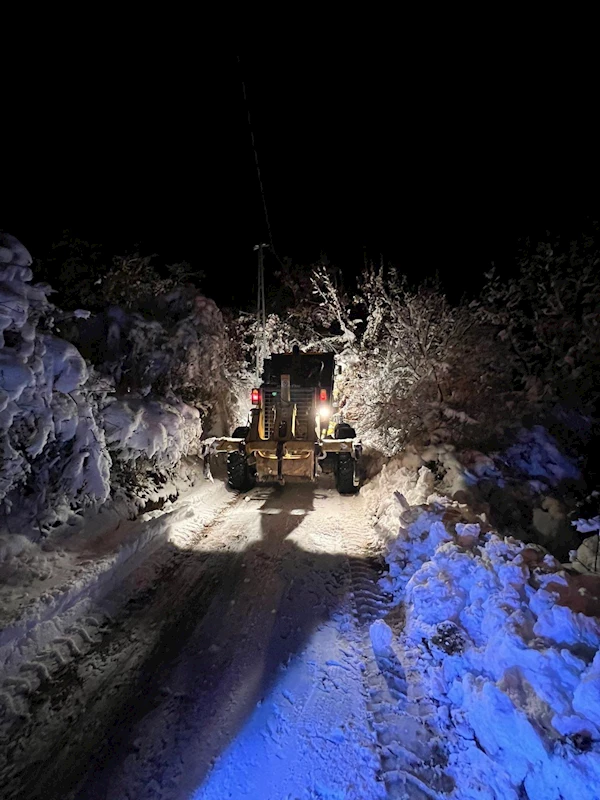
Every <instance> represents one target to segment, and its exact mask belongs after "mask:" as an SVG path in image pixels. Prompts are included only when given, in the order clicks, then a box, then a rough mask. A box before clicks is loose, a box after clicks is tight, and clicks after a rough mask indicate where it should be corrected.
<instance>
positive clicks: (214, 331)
mask: <svg viewBox="0 0 600 800" xmlns="http://www.w3.org/2000/svg"><path fill="white" fill-rule="evenodd" d="M127 263H128V268H127V270H125V273H126V274H127V275H129V273H130V272H131V270H132V269H133V270H134V272H135V270H137V272H136V274H138V273H139V275H138V277H140V276H141V275H142V273H141V272H140V270H141V269H142V268H143V267H144V266H148V265H147V264H146V263H145V262H143V263H142V261H140V262H139V263H138V262H137V261H136V263H135V264H134V265H133V266H132V265H131V263H129V262H127ZM30 265H31V257H30V256H29V253H27V251H26V250H25V248H23V247H22V245H20V243H19V242H17V241H16V240H15V239H14V238H13V237H11V236H9V235H7V234H4V235H3V237H2V240H1V241H0V334H1V335H2V339H1V341H0V344H1V347H0V456H1V459H2V460H1V463H0V502H1V503H2V505H3V509H4V512H5V517H4V519H5V520H6V526H7V527H9V528H10V519H9V517H7V516H6V514H8V513H9V512H11V518H12V519H16V515H17V514H19V515H20V518H22V520H21V521H23V520H28V521H31V520H35V526H36V527H37V528H38V529H39V530H40V531H41V532H46V531H47V530H48V527H49V526H50V525H52V524H53V523H54V522H55V521H56V520H60V519H64V518H65V517H66V515H67V514H68V512H69V510H73V509H80V508H85V507H86V506H89V505H94V504H102V503H103V502H105V501H106V500H107V499H108V497H109V495H110V492H111V484H115V483H117V484H118V483H123V480H124V476H125V477H126V478H127V481H128V482H129V483H130V484H132V488H133V490H134V491H133V494H135V485H136V482H137V483H138V484H139V486H140V488H142V487H143V483H144V481H147V480H148V476H149V475H151V474H155V475H156V474H158V475H162V478H161V480H163V482H164V480H165V475H166V474H167V473H169V472H171V471H172V470H173V469H174V468H175V466H176V465H177V464H178V462H179V461H180V459H181V458H182V457H183V456H187V455H194V454H196V453H198V452H199V449H200V440H201V436H202V433H203V427H205V425H206V424H207V423H208V424H210V425H212V426H213V428H214V429H215V430H216V432H219V433H220V432H227V433H228V432H229V430H230V429H231V428H232V427H233V426H234V425H235V424H236V423H237V422H238V421H239V420H240V417H241V415H242V412H241V406H242V402H243V401H242V398H241V392H240V387H242V386H243V383H244V378H245V371H244V368H243V366H240V364H239V362H238V360H237V357H236V356H237V353H236V351H235V348H234V347H233V346H232V345H231V342H230V340H229V337H228V334H227V329H226V326H225V323H224V320H223V317H222V315H221V312H220V311H219V309H218V308H217V306H216V305H215V304H214V302H213V301H212V300H209V299H208V298H206V297H204V296H203V295H202V294H201V293H199V292H198V290H197V289H196V288H195V287H194V286H193V285H191V284H188V285H175V283H174V279H173V278H169V279H168V280H167V282H166V283H165V286H164V287H163V288H164V289H165V290H167V289H168V291H165V292H164V293H162V294H160V293H158V294H154V295H152V296H151V297H149V296H148V295H147V294H145V295H143V297H142V296H141V295H140V294H139V293H136V292H135V291H133V292H132V293H131V294H130V302H129V303H127V305H128V308H127V309H125V308H122V307H120V306H109V307H108V308H105V309H102V310H100V311H98V313H93V314H90V313H89V312H86V311H82V310H80V309H75V311H71V312H67V313H65V312H61V311H60V310H59V309H58V308H56V307H55V306H52V305H51V304H50V303H49V301H48V295H49V293H50V291H51V290H50V288H49V287H48V286H46V285H43V284H37V285H32V284H31V281H32V271H31V269H30ZM134 267H135V269H134ZM116 268H117V267H115V269H116ZM121 268H122V265H121ZM142 272H143V270H142ZM140 280H141V277H140ZM165 280H166V279H165ZM119 285H121V284H119ZM113 288H114V287H113ZM133 288H134V289H135V286H133ZM154 288H155V289H156V288H157V287H156V286H155V287H154ZM115 291H116V289H115ZM134 300H135V302H134ZM57 334H61V336H60V337H59V336H58V335H57ZM90 362H91V363H90ZM244 389H245V387H244ZM243 394H244V399H245V397H246V396H247V393H246V391H245V390H244V392H243ZM238 395H239V400H240V402H239V403H238ZM125 473H127V474H126V475H125ZM112 488H115V486H114V485H113V487H112ZM121 488H122V487H121ZM120 494H122V492H121V493H120ZM19 524H20V523H19Z"/></svg>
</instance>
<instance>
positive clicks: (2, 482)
mask: <svg viewBox="0 0 600 800" xmlns="http://www.w3.org/2000/svg"><path fill="white" fill-rule="evenodd" d="M30 264H31V257H30V256H29V253H27V251H26V250H25V249H24V248H23V246H22V245H21V244H20V243H19V242H17V241H16V240H15V239H14V237H12V236H9V235H8V234H2V239H1V240H0V304H1V305H0V309H1V312H0V332H1V334H2V339H1V342H0V344H1V348H0V452H1V462H0V500H1V501H3V504H4V509H5V511H7V510H10V509H11V508H12V506H13V504H17V505H18V506H19V507H21V506H26V507H27V508H28V509H29V510H30V512H31V513H32V514H33V515H35V516H36V517H37V519H38V523H39V524H40V525H44V524H46V523H47V522H48V521H52V519H53V518H56V516H57V515H58V516H60V514H61V509H63V507H67V508H69V507H82V506H85V505H88V504H90V503H95V502H102V501H104V500H106V498H107V497H108V493H109V470H110V463H111V462H110V457H109V455H108V451H107V448H106V443H105V440H104V431H103V429H102V427H101V425H100V424H99V414H98V395H97V393H96V391H95V381H94V376H93V375H90V373H89V371H88V368H87V366H86V363H85V361H84V359H83V358H82V356H81V354H80V353H79V352H78V350H77V349H76V348H75V347H74V346H73V345H72V344H70V343H69V342H66V341H65V340H64V339H60V338H58V337H57V336H55V335H53V333H52V332H51V331H52V307H51V306H50V304H49V302H48V299H47V295H48V288H47V287H45V286H41V285H35V286H33V285H31V279H32V272H31V269H30Z"/></svg>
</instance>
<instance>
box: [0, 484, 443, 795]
mask: <svg viewBox="0 0 600 800" xmlns="http://www.w3.org/2000/svg"><path fill="white" fill-rule="evenodd" d="M190 526H192V527H193V519H190V520H189V521H188V527H190ZM371 536H372V533H371V527H370V525H369V523H368V520H367V518H366V515H365V513H364V505H363V501H362V498H361V497H360V496H356V497H340V496H339V495H338V494H337V493H336V492H335V491H334V490H333V489H332V488H330V487H327V486H325V487H323V486H310V485H300V486H288V487H285V488H283V489H279V488H272V487H269V488H260V489H255V490H254V491H252V492H251V493H250V494H248V495H246V496H245V497H240V498H238V499H235V500H234V501H233V502H231V503H230V504H229V505H225V506H224V507H223V508H222V509H221V511H220V512H218V513H217V515H216V517H215V518H214V520H213V521H212V523H210V524H209V525H208V526H206V527H204V528H202V527H199V529H198V530H197V531H195V532H194V531H193V530H192V531H191V534H190V535H188V536H187V537H182V538H181V540H179V541H178V540H177V539H175V540H173V539H172V540H171V542H170V543H169V544H167V545H165V546H163V547H162V548H159V549H158V550H155V551H154V552H153V553H152V554H151V555H150V556H149V557H148V558H147V559H146V560H145V561H144V562H143V563H142V564H141V565H140V566H138V568H137V569H136V570H134V571H133V572H132V573H131V574H130V575H129V576H128V578H127V579H126V580H125V581H124V582H123V584H122V585H121V586H120V587H119V588H118V589H117V590H116V591H115V592H114V593H113V595H112V596H111V597H109V598H108V599H107V600H106V602H108V603H110V606H111V608H113V609H117V611H116V612H115V613H114V616H113V619H112V620H111V621H110V622H106V623H105V624H104V625H102V626H101V627H102V630H101V631H100V633H101V634H102V635H100V634H99V635H98V636H97V637H94V639H93V642H91V644H90V646H88V648H87V650H85V651H82V652H81V654H80V655H78V656H77V657H75V658H73V659H72V660H69V661H68V663H66V664H65V666H64V667H63V668H62V669H61V670H59V671H58V673H57V675H56V676H55V677H54V679H53V680H52V681H51V682H49V683H48V684H47V685H46V684H42V685H41V686H40V688H39V689H38V690H37V691H36V692H35V696H34V697H33V698H32V699H31V704H30V712H29V715H28V716H27V717H23V718H20V717H15V719H14V721H13V723H12V725H11V738H10V742H11V745H10V749H11V753H10V757H9V762H8V763H9V765H10V766H9V767H8V768H7V769H6V770H5V771H4V774H3V776H2V784H0V785H2V787H3V789H2V796H3V797H5V798H6V800H10V799H11V798H20V799H21V800H34V798H42V797H43V798H45V800H51V798H62V799H63V800H69V799H71V800H74V799H75V798H77V799H78V800H79V798H81V800H83V799H84V798H85V800H117V799H118V800H121V798H122V799H123V800H125V799H126V798H130V799H131V800H134V799H135V800H145V798H148V799H150V798H164V799H165V800H167V798H169V800H171V799H172V800H183V798H196V799H197V800H204V799H206V800H213V798H214V800H217V798H218V799H219V800H224V798H245V797H248V798H253V800H284V799H285V798H295V799H297V800H300V799H302V800H304V799H305V798H306V799H307V800H308V798H323V799H325V798H327V800H329V798H336V799H337V798H340V799H341V798H345V799H346V800H352V799H354V800H370V799H371V798H373V800H375V799H376V798H384V797H387V796H397V797H405V796H408V795H406V794H401V793H398V794H396V793H392V794H387V793H386V791H388V790H386V788H385V784H384V778H385V772H382V761H381V735H380V733H381V731H379V733H378V724H379V723H378V720H379V719H380V716H381V709H380V711H379V712H378V713H379V716H377V713H375V716H374V711H375V712H377V709H374V706H373V702H374V700H373V698H374V697H375V699H377V698H376V695H377V693H379V694H381V693H382V692H384V693H385V691H388V693H389V691H390V690H389V689H388V688H386V686H385V685H384V686H383V687H382V686H378V685H377V680H378V677H377V673H378V672H379V670H378V668H377V664H376V661H375V659H374V656H373V652H372V650H371V649H370V639H369V635H368V629H369V622H370V621H372V619H373V618H375V617H377V616H378V615H380V614H382V613H383V612H384V606H385V603H384V599H383V598H382V597H381V593H380V590H379V589H378V588H377V586H376V584H375V579H376V578H377V573H376V571H375V570H374V568H373V566H372V563H371V562H370V560H369V559H370V556H371V555H372V551H371V549H370V544H371ZM392 673H393V669H391V670H390V671H388V674H389V675H391V676H392V678H394V676H393V674H392ZM380 678H381V676H380V675H379V679H380ZM394 680H396V681H398V680H399V678H398V677H396V678H394ZM383 683H385V682H383ZM390 685H391V684H390ZM397 696H398V695H397V693H396V695H394V693H393V691H392V695H391V698H394V697H396V698H397ZM392 702H393V700H392ZM379 728H381V725H379ZM391 730H392V729H391V728H390V727H389V726H388V727H387V728H386V730H385V732H384V733H385V737H387V738H386V741H387V742H388V743H389V740H390V738H391V739H393V738H394V736H393V733H390V731H391ZM386 782H387V781H386ZM388 788H389V787H388ZM413 788H414V787H413ZM415 792H416V789H415ZM410 796H411V797H420V796H422V797H426V796H429V795H428V794H426V793H425V794H418V793H413V792H411V794H410Z"/></svg>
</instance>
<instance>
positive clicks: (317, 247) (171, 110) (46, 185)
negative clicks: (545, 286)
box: [0, 48, 599, 304]
mask: <svg viewBox="0 0 600 800" xmlns="http://www.w3.org/2000/svg"><path fill="white" fill-rule="evenodd" d="M323 50H324V52H322V53H319V54H318V55H316V54H315V51H314V49H313V50H310V51H304V50H300V49H298V50H295V51H294V50H293V49H292V50H290V51H287V50H284V49H279V50H278V51H277V52H275V53H273V52H272V51H271V50H270V49H269V48H263V49H262V50H261V53H257V52H252V53H246V54H242V56H241V69H240V66H239V65H238V62H237V58H236V54H235V53H231V54H229V53H221V54H220V55H219V56H218V57H215V56H214V54H211V55H210V57H202V56H198V55H197V54H196V53H190V54H189V55H180V54H175V53H169V54H168V57H167V56H163V57H161V55H160V54H156V53H154V54H146V57H143V58H142V57H130V58H128V59H124V58H123V57H120V59H119V60H117V61H116V62H114V63H112V62H111V63H109V61H107V60H106V58H105V59H104V60H100V59H97V58H92V57H90V59H89V61H86V60H85V58H77V59H76V60H74V61H70V60H69V59H65V60H63V61H61V62H60V63H58V62H55V61H52V62H51V63H50V62H49V63H48V66H47V69H44V70H41V71H40V72H39V73H37V74H36V78H35V81H28V80H26V79H19V81H17V83H15V85H14V92H13V94H14V96H15V97H17V98H18V101H19V102H18V104H17V106H16V108H15V110H14V112H13V113H14V121H15V124H14V125H10V126H8V131H6V123H5V124H4V127H5V134H6V135H7V136H8V141H7V144H6V146H5V148H4V152H5V156H4V158H3V162H4V167H3V175H2V191H1V193H0V202H1V204H2V206H1V207H0V212H1V214H0V226H1V227H4V228H5V229H6V230H9V231H10V232H12V233H14V234H15V235H16V236H18V237H19V238H20V239H21V240H22V241H23V242H24V243H25V245H26V246H28V247H29V249H30V250H31V251H32V252H33V253H34V255H35V254H39V253H43V252H44V250H45V249H46V248H47V247H48V245H49V243H50V242H51V241H53V240H56V239H57V238H58V236H59V235H60V232H61V230H62V229H63V228H67V227H68V228H71V229H72V230H73V231H74V232H75V233H77V234H78V235H79V236H80V237H81V238H87V239H90V240H93V241H96V242H101V243H103V244H105V245H107V246H108V247H109V248H111V249H113V250H115V251H119V250H123V249H125V248H127V247H131V246H132V245H134V244H136V243H140V244H141V246H142V248H143V249H144V251H146V252H159V253H160V254H161V255H163V256H164V258H166V259H169V260H175V259H187V260H189V261H191V262H192V264H193V265H195V266H197V267H199V268H201V269H203V270H204V271H205V272H206V273H207V279H206V287H207V291H208V293H210V294H212V295H213V296H214V297H215V298H216V299H217V300H218V301H219V302H220V303H223V304H226V303H227V302H228V301H229V300H230V298H231V297H232V296H233V297H234V299H237V300H238V301H239V298H240V294H242V295H243V293H244V290H245V287H246V286H247V285H249V286H250V287H251V286H252V284H253V282H254V264H255V260H254V253H253V252H252V247H253V245H254V244H256V243H257V242H258V241H260V240H266V238H267V233H266V230H265V224H264V218H263V211H262V202H261V198H260V193H259V190H258V183H257V177H256V171H255V166H254V156H253V153H252V148H251V144H250V136H249V129H248V123H247V117H246V108H245V105H244V101H243V96H242V87H241V80H242V78H243V80H244V81H245V83H246V89H247V96H248V102H249V106H250V111H251V116H252V123H253V128H254V134H255V140H256V147H257V150H258V155H259V160H260V164H261V170H262V176H263V182H264V188H265V195H266V201H267V206H268V210H269V215H270V219H271V227H272V233H273V239H274V242H275V245H276V248H277V250H278V252H279V254H280V255H281V256H285V255H288V256H291V257H292V258H293V259H294V260H295V261H298V262H304V263H306V262H310V261H311V260H313V259H316V258H318V256H319V253H320V252H322V251H324V252H326V253H327V255H328V256H329V258H330V260H332V261H333V262H334V263H336V264H338V265H339V266H341V267H342V268H343V269H345V270H347V271H348V272H349V273H350V274H353V273H356V271H358V270H359V269H360V267H361V265H362V262H363V257H364V252H365V248H366V252H367V254H368V256H369V257H370V258H373V259H376V260H379V258H380V254H382V255H383V258H384V260H385V261H389V262H392V263H394V264H396V265H397V266H398V267H399V268H400V269H401V270H403V271H406V272H407V273H408V274H409V275H410V276H411V277H416V276H422V275H426V274H432V273H434V272H435V271H436V270H437V271H439V273H440V275H441V277H442V280H443V281H444V283H445V284H446V285H447V286H448V287H451V286H453V285H457V286H458V287H460V289H461V290H462V289H463V288H466V287H468V286H469V284H470V282H471V275H475V276H476V275H478V274H481V272H482V271H484V270H485V269H486V268H487V267H488V265H489V263H490V261H491V260H492V259H496V260H505V261H506V260H510V259H511V258H512V254H513V253H514V250H515V243H516V240H517V238H518V237H519V236H523V235H526V234H528V233H532V234H534V235H535V234H536V233H538V232H542V231H543V230H544V229H545V228H546V227H551V228H553V229H554V230H557V231H570V230H571V229H573V230H578V229H581V228H582V227H583V226H584V225H585V220H586V218H587V217H592V218H595V219H597V218H598V211H599V204H598V201H597V199H596V198H597V186H598V177H599V171H598V152H597V151H598V148H597V147H596V146H594V145H593V130H592V129H591V125H592V118H593V114H592V110H593V95H592V94H586V90H585V88H582V87H581V85H580V82H579V81H573V80H571V79H570V78H568V77H567V78H565V77H564V76H563V75H561V74H560V70H558V71H557V72H556V74H551V71H550V69H549V68H546V67H544V68H537V67H536V68H534V69H532V70H531V71H530V72H528V73H520V72H518V71H517V72H516V73H514V72H511V69H510V68H509V66H508V62H507V61H502V60H496V61H495V62H494V63H484V62H481V61H476V60H473V59H469V58H468V57H462V56H459V55H456V56H455V57H454V58H453V59H450V60H448V61H446V62H444V63H438V64H435V65H431V64H429V65H427V64H426V63H425V62H424V61H420V60H418V59H416V60H415V61H414V63H411V64H410V65H407V63H400V62H399V61H398V60H397V57H396V56H395V55H390V56H382V55H380V54H378V53H376V52H372V53H368V52H367V53H364V52H360V53H357V52H356V51H354V52H352V51H350V50H348V51H346V52H341V51H340V52H329V51H328V50H327V48H323ZM506 58H508V57H506ZM4 118H5V120H6V119H7V117H6V114H5V115H4ZM273 266H274V262H273ZM268 280H269V277H268ZM249 282H250V283H249Z"/></svg>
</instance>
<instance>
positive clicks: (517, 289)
mask: <svg viewBox="0 0 600 800" xmlns="http://www.w3.org/2000/svg"><path fill="white" fill-rule="evenodd" d="M518 266H519V272H518V274H517V276H516V277H513V278H510V279H508V280H503V279H502V277H501V275H500V274H499V273H498V272H497V271H495V270H492V271H490V272H489V273H488V274H487V276H486V277H487V284H486V286H485V289H484V291H483V294H482V300H481V304H480V306H479V309H478V311H479V314H480V317H481V318H482V319H483V320H484V321H485V322H486V323H487V324H489V325H491V326H493V328H494V329H495V333H496V336H497V338H498V339H499V340H502V341H503V342H506V344H507V345H508V349H509V354H510V360H511V369H512V371H513V374H514V376H515V378H516V380H517V381H518V382H519V384H520V387H521V388H523V390H524V391H526V392H527V396H528V400H529V402H530V403H531V405H532V407H534V406H535V407H536V408H538V409H543V408H544V407H548V406H549V405H552V404H554V403H556V402H558V403H560V404H561V405H564V406H567V407H570V408H573V407H575V408H577V409H579V410H581V411H583V412H590V411H593V409H594V408H595V406H596V404H597V402H598V397H599V394H600V377H599V376H600V369H599V368H600V269H599V267H600V251H599V250H598V246H597V243H596V241H595V239H594V237H589V236H582V237H580V238H579V239H578V240H574V241H572V242H569V243H568V244H564V243H561V241H560V240H556V241H553V242H540V243H531V242H529V241H528V242H526V243H525V245H524V247H523V249H522V251H521V252H520V254H519V258H518Z"/></svg>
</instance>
